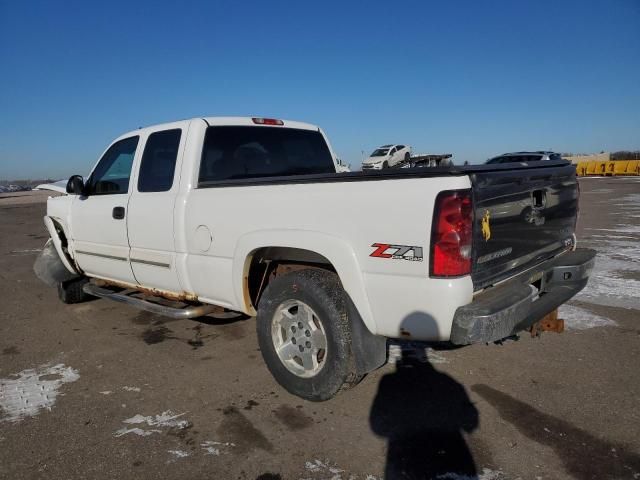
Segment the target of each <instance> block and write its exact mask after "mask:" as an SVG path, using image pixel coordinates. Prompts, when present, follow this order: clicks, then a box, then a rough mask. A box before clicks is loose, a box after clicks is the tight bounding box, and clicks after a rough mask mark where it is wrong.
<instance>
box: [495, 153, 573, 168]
mask: <svg viewBox="0 0 640 480" xmlns="http://www.w3.org/2000/svg"><path fill="white" fill-rule="evenodd" d="M545 160H562V155H561V154H559V153H555V152H548V151H537V152H513V153H503V154H502V155H498V156H497V157H493V158H490V159H489V160H487V161H486V162H485V163H486V164H487V165H495V164H498V163H516V162H517V163H522V162H524V163H528V162H541V161H545Z"/></svg>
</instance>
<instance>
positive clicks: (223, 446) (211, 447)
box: [200, 440, 236, 456]
mask: <svg viewBox="0 0 640 480" xmlns="http://www.w3.org/2000/svg"><path fill="white" fill-rule="evenodd" d="M235 446H236V444H235V443H231V442H216V441H213V440H206V441H205V442H203V443H201V444H200V448H201V449H202V450H204V454H205V455H215V456H218V455H220V454H221V453H228V450H229V448H230V447H235Z"/></svg>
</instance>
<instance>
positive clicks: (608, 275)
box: [575, 227, 640, 310]
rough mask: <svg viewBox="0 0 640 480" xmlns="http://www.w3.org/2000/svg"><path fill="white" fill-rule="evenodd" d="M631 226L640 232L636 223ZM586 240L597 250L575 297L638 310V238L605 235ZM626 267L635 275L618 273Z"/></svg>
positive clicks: (639, 307) (639, 253) (639, 258)
mask: <svg viewBox="0 0 640 480" xmlns="http://www.w3.org/2000/svg"><path fill="white" fill-rule="evenodd" d="M634 228H638V229H639V233H640V227H634ZM614 231H615V232H619V231H620V230H614ZM589 243H590V244H591V245H590V246H593V247H595V248H596V249H597V250H598V255H597V256H596V264H595V267H594V269H593V272H592V273H591V276H590V278H589V283H588V284H587V286H586V287H585V289H584V290H582V291H581V292H580V293H579V294H578V295H577V296H576V297H575V298H576V300H582V301H585V302H589V303H595V304H597V305H605V306H611V307H624V308H634V309H639V310H640V295H638V292H640V238H637V239H636V237H634V239H633V240H630V239H629V240H627V239H625V240H621V239H617V238H614V236H609V237H605V238H597V239H593V240H592V241H591V242H589ZM629 271H631V272H638V279H634V278H629V276H628V275H622V274H621V273H620V272H629Z"/></svg>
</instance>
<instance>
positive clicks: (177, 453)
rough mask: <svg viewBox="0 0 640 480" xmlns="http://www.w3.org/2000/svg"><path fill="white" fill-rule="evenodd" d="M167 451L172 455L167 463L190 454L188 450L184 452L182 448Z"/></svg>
mask: <svg viewBox="0 0 640 480" xmlns="http://www.w3.org/2000/svg"><path fill="white" fill-rule="evenodd" d="M167 453H170V454H171V455H172V456H173V457H172V458H171V459H170V460H169V461H168V462H167V463H173V462H175V461H176V460H179V459H181V458H186V457H188V456H190V455H191V454H190V453H189V452H185V451H184V450H167Z"/></svg>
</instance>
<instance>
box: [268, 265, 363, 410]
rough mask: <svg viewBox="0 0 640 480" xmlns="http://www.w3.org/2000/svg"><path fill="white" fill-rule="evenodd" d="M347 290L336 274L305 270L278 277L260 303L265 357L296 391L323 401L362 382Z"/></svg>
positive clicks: (277, 376)
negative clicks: (354, 358) (355, 358)
mask: <svg viewBox="0 0 640 480" xmlns="http://www.w3.org/2000/svg"><path fill="white" fill-rule="evenodd" d="M348 322H349V320H348V318H347V309H346V303H345V299H344V291H343V289H342V285H341V284H340V281H339V279H338V277H337V275H336V274H334V273H331V272H327V271H323V270H314V269H307V270H300V271H297V272H292V273H289V274H286V275H283V276H281V277H277V278H276V279H274V280H273V281H272V282H271V283H269V285H268V286H267V288H266V289H265V291H264V294H263V295H262V298H261V299H260V304H259V306H258V317H257V332H258V342H259V344H260V350H261V352H262V357H263V358H264V361H265V363H266V364H267V367H268V368H269V371H270V372H271V374H272V375H273V376H274V378H275V379H276V381H277V382H278V383H279V384H280V385H282V386H283V387H284V388H285V389H286V390H288V391H289V392H290V393H292V394H293V395H297V396H299V397H302V398H304V399H306V400H311V401H315V402H318V401H323V400H329V399H330V398H332V397H333V396H335V395H336V394H337V393H338V392H339V391H340V389H341V388H343V387H344V386H350V385H352V384H355V383H357V380H358V378H357V376H356V374H355V372H354V371H353V370H352V369H353V361H352V353H351V337H350V328H349V323H348Z"/></svg>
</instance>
